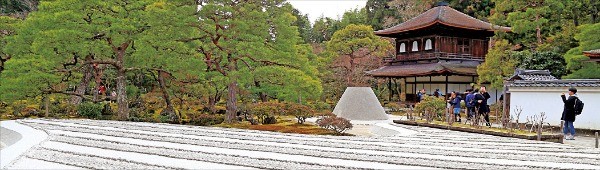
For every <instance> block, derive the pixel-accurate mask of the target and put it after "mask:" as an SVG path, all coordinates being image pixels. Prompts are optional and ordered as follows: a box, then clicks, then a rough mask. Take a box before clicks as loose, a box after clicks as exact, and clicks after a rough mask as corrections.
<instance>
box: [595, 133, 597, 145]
mask: <svg viewBox="0 0 600 170" xmlns="http://www.w3.org/2000/svg"><path fill="white" fill-rule="evenodd" d="M595 136H596V148H598V132H596V134H595Z"/></svg>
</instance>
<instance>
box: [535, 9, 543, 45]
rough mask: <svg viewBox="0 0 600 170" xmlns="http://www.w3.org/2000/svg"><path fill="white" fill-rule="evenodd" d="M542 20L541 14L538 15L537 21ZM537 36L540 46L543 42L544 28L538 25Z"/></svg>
mask: <svg viewBox="0 0 600 170" xmlns="http://www.w3.org/2000/svg"><path fill="white" fill-rule="evenodd" d="M538 20H540V16H539V15H537V16H535V21H538ZM535 30H536V34H535V35H536V37H537V41H538V46H539V45H541V44H542V28H541V27H540V26H539V25H538V26H537V27H536V28H535Z"/></svg>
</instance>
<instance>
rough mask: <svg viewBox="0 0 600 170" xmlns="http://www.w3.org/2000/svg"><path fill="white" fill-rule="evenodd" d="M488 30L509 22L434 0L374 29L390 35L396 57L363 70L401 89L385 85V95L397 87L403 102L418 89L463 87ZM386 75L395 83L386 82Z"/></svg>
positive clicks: (481, 55)
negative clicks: (410, 15)
mask: <svg viewBox="0 0 600 170" xmlns="http://www.w3.org/2000/svg"><path fill="white" fill-rule="evenodd" d="M494 31H504V32H510V28H508V27H500V26H494V25H492V24H490V23H487V22H485V21H481V20H479V19H476V18H473V17H471V16H468V15H466V14H464V13H461V12H459V11H457V10H455V9H453V8H451V7H448V5H447V3H440V4H438V5H437V6H436V7H434V8H432V9H429V10H428V11H426V12H424V13H422V14H420V15H418V16H417V17H415V18H412V19H410V20H408V21H406V22H404V23H401V24H399V25H396V26H394V27H391V28H387V29H384V30H379V31H375V34H376V35H379V36H382V37H388V38H393V39H395V44H396V57H391V58H386V59H385V62H386V65H385V66H383V67H381V68H379V69H375V70H371V71H368V72H367V73H368V74H369V75H371V76H373V77H375V78H386V79H388V80H389V81H388V83H389V84H388V86H390V89H401V90H400V92H394V91H393V90H390V92H391V94H390V96H393V95H396V94H394V93H397V94H398V95H399V96H400V98H401V99H402V100H404V101H408V102H412V101H416V93H417V91H418V90H419V89H425V90H426V91H427V93H428V94H430V95H431V94H433V91H435V89H440V91H441V92H442V93H448V92H451V91H460V92H464V91H465V90H466V89H469V88H472V84H473V83H475V82H477V66H478V65H479V64H481V63H482V62H483V61H484V60H485V55H486V54H487V52H488V48H489V46H490V37H492V36H494ZM392 80H393V81H394V82H397V81H398V80H399V81H400V83H396V84H395V85H392V83H391V82H392ZM392 86H396V88H393V87H392ZM398 86H399V87H398ZM488 91H489V92H490V94H491V95H492V98H497V97H499V96H500V95H501V91H500V93H498V91H497V90H490V89H488ZM390 99H391V97H390ZM491 102H493V101H491Z"/></svg>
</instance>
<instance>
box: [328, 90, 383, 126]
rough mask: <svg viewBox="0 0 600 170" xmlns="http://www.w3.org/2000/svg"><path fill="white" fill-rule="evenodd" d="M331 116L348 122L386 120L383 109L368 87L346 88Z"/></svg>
mask: <svg viewBox="0 0 600 170" xmlns="http://www.w3.org/2000/svg"><path fill="white" fill-rule="evenodd" d="M333 114H335V115H336V116H338V117H343V118H346V119H348V120H387V119H388V116H387V114H385V111H384V110H383V107H381V104H380V103H379V100H377V97H375V93H373V90H372V89H371V88H370V87H348V88H346V91H344V94H342V98H341V99H340V101H339V102H338V103H337V105H336V106H335V109H333Z"/></svg>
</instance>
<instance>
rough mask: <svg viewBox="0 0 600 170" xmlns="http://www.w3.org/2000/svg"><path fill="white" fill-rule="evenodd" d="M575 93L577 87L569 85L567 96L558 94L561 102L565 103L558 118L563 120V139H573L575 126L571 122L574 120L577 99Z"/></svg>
mask: <svg viewBox="0 0 600 170" xmlns="http://www.w3.org/2000/svg"><path fill="white" fill-rule="evenodd" d="M576 93H577V89H576V88H574V87H571V88H569V98H567V97H566V96H565V93H562V95H560V97H561V98H562V101H563V103H564V104H565V106H564V109H563V113H562V117H561V118H560V120H564V121H565V124H564V128H563V133H564V134H565V139H567V140H575V127H574V126H573V122H575V100H576V99H577V94H576Z"/></svg>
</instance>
